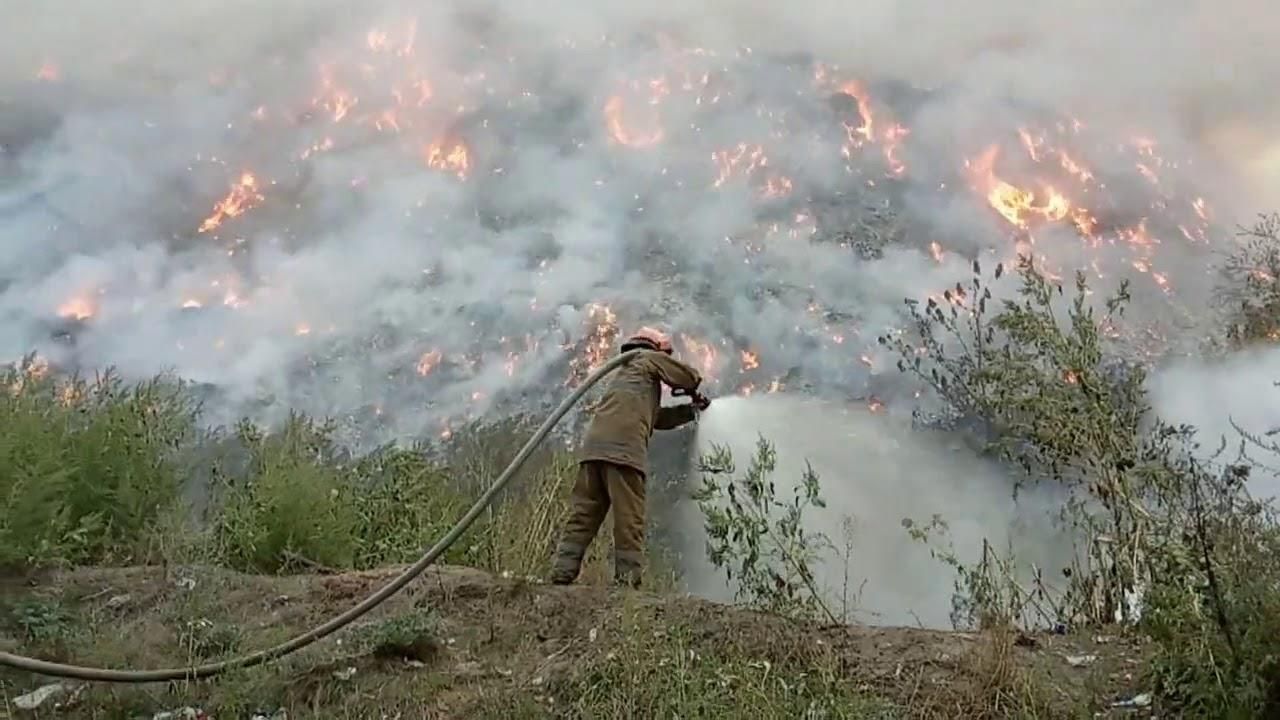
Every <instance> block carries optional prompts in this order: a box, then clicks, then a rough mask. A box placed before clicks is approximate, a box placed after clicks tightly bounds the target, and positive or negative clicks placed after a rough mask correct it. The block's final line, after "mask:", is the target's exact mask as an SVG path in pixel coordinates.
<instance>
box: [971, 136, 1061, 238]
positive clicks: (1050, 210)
mask: <svg viewBox="0 0 1280 720" xmlns="http://www.w3.org/2000/svg"><path fill="white" fill-rule="evenodd" d="M999 153H1000V148H999V146H996V145H992V146H991V147H989V148H987V150H986V151H985V152H983V153H982V155H980V156H979V157H978V159H977V160H974V161H973V162H971V163H966V164H967V165H968V166H969V170H970V173H971V174H972V175H973V178H974V181H975V182H976V183H977V184H978V186H979V191H980V192H982V193H984V194H985V195H986V197H987V202H988V203H990V205H991V207H992V208H994V209H995V210H996V212H998V213H1000V214H1001V215H1002V216H1003V217H1004V219H1005V220H1008V221H1009V223H1010V224H1011V225H1014V226H1015V227H1019V228H1023V229H1026V228H1027V227H1029V223H1030V220H1029V218H1030V217H1035V216H1038V217H1040V218H1041V219H1043V220H1048V221H1054V220H1061V219H1062V218H1064V217H1066V216H1067V214H1068V213H1069V212H1070V211H1071V202H1070V201H1068V200H1067V198H1066V197H1064V196H1063V195H1062V194H1061V193H1059V192H1058V191H1057V190H1054V189H1053V188H1052V187H1048V186H1045V188H1044V196H1045V197H1044V199H1043V200H1039V199H1038V198H1037V197H1036V194H1035V193H1034V192H1032V191H1030V190H1024V189H1022V188H1020V187H1017V186H1015V185H1012V184H1010V183H1008V182H1005V181H1004V180H1001V179H1000V178H999V177H997V176H996V174H995V162H996V157H997V156H998V155H999Z"/></svg>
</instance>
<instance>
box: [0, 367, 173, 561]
mask: <svg viewBox="0 0 1280 720" xmlns="http://www.w3.org/2000/svg"><path fill="white" fill-rule="evenodd" d="M0 389H2V390H3V391H0V428H3V432H2V433H0V565H4V566H10V567H13V566H24V565H32V564H37V565H38V564H45V563H52V562H65V563H89V562H130V561H137V560H140V559H145V558H146V556H147V554H148V550H149V547H150V542H151V540H153V539H154V538H153V530H154V527H153V526H154V524H155V522H156V519H157V518H158V517H160V516H161V515H162V514H163V513H164V512H166V511H168V510H169V509H170V508H172V507H173V505H174V504H175V503H176V502H177V499H178V493H179V489H180V478H179V474H178V470H177V467H178V466H177V464H176V463H175V457H176V455H177V454H178V453H179V452H180V451H181V450H182V449H183V447H184V445H185V444H186V443H187V442H188V441H189V440H190V439H191V438H192V437H193V434H194V431H195V428H196V425H195V422H196V408H195V406H194V405H193V403H192V402H191V400H190V398H189V396H188V395H187V394H186V392H185V390H184V388H183V386H182V385H181V384H180V383H178V382H176V381H173V380H170V379H168V378H165V377H160V378H156V379H154V380H152V381H150V382H146V383H141V384H138V385H125V384H124V383H123V382H122V381H121V380H120V379H119V378H117V377H116V376H115V375H114V374H112V373H111V372H107V373H104V374H102V375H100V376H98V377H96V378H95V379H94V380H93V381H86V380H83V379H80V378H78V377H72V378H66V379H59V378H54V377H53V376H52V375H51V374H50V373H49V372H48V369H47V366H43V365H42V364H40V363H38V362H36V361H35V360H34V359H33V358H28V359H27V360H26V361H24V362H23V363H22V364H20V365H18V366H16V367H9V368H7V369H5V370H3V371H0Z"/></svg>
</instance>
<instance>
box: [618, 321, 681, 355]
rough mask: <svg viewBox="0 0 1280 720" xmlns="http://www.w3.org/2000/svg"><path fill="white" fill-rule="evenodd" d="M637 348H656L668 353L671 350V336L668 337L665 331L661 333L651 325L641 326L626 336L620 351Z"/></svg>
mask: <svg viewBox="0 0 1280 720" xmlns="http://www.w3.org/2000/svg"><path fill="white" fill-rule="evenodd" d="M638 348H648V349H650V350H657V351H659V352H664V353H666V354H668V355H670V354H671V350H672V348H671V338H668V337H667V335H666V333H663V332H662V331H661V330H656V329H654V328H651V327H642V328H640V329H639V330H637V331H635V332H634V333H632V335H631V337H629V338H627V341H626V342H624V343H622V352H627V351H628V350H635V349H638Z"/></svg>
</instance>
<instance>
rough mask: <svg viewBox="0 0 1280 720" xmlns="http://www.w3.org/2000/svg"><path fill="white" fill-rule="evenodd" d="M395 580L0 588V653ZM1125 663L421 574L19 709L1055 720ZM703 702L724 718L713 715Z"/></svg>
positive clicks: (218, 575)
mask: <svg viewBox="0 0 1280 720" xmlns="http://www.w3.org/2000/svg"><path fill="white" fill-rule="evenodd" d="M397 570H398V568H386V569H382V570H377V571H370V572H356V573H342V574H331V575H304V576H289V577H264V576H252V575H243V574H238V573H233V572H229V571H225V570H219V569H214V568H172V567H171V568H154V567H147V568H123V569H82V570H74V571H64V572H56V573H52V574H48V575H44V576H41V577H38V578H25V579H21V580H19V579H12V578H11V579H9V580H7V581H5V582H4V584H3V585H2V586H0V595H2V596H3V597H2V599H3V601H4V604H5V608H7V610H6V622H5V625H4V633H3V635H2V636H0V646H3V647H4V648H6V649H16V650H17V651H19V652H24V653H28V654H33V655H39V656H42V657H46V658H51V659H62V660H68V659H70V660H73V661H75V662H79V663H84V664H99V665H108V666H114V667H156V666H160V665H174V664H178V665H181V664H184V663H191V662H199V661H204V660H208V659H214V658H219V657H226V656H229V655H233V654H238V653H241V652H244V651H248V650H252V649H255V648H259V647H263V646H266V645H268V644H272V643H275V642H278V641H279V640H281V639H283V638H284V637H286V636H288V635H291V634H294V633H296V632H298V631H300V630H302V629H304V628H306V627H307V626H310V625H312V624H315V623H317V622H319V621H322V620H323V619H325V618H327V617H329V616H331V615H333V614H335V613H337V612H340V611H341V610H343V609H345V608H347V607H349V606H350V605H352V604H353V603H355V602H358V601H359V600H360V599H361V598H363V597H364V596H365V595H367V594H369V593H371V592H373V591H374V590H375V589H376V588H377V587H378V586H380V585H382V584H383V583H385V582H387V581H388V580H390V579H391V577H392V576H393V575H394V574H395V573H396V572H397ZM1141 654H1142V653H1141V648H1139V647H1136V646H1134V645H1132V644H1130V643H1129V642H1127V641H1124V640H1121V639H1119V638H1105V637H1089V638H1081V637H1073V636H1055V635H1045V636H1036V637H1028V636H1020V635H1012V634H1003V633H974V634H970V633H958V632H937V631H928V630H919V629H911V628H870V627H844V626H839V627H830V626H820V625H816V624H809V623H797V622H793V621H788V620H784V619H780V618H775V617H770V616H765V615H761V614H758V613H754V612H750V611H746V610H742V609H737V608H732V607H728V606H724V605H719V604H715V603H710V602H707V601H703V600H699V599H695V598H685V597H661V596H656V595H652V594H648V593H644V592H635V591H623V590H615V589H612V588H607V587H602V586H591V585H578V586H571V587H555V586H548V585H544V584H541V583H539V582H537V581H530V580H526V579H521V578H513V577H495V576H493V575H490V574H488V573H485V572H482V571H478V570H473V569H469V568H457V567H439V568H433V569H431V570H428V571H427V572H426V573H425V574H424V576H423V577H422V578H420V579H419V580H418V581H417V582H415V583H413V584H412V585H411V586H410V587H409V588H407V589H406V590H405V591H404V592H402V593H401V594H400V595H398V596H396V597H394V598H392V599H391V600H390V601H388V602H387V603H385V604H384V605H383V606H382V607H380V608H378V609H376V610H375V611H374V612H373V613H371V614H370V615H369V616H366V617H365V618H363V619H361V620H360V621H359V622H358V623H357V624H356V625H354V626H352V627H350V628H348V629H346V630H344V631H342V632H340V633H338V634H337V635H335V636H332V637H330V638H327V639H325V640H324V641H321V642H320V643H317V644H316V645H313V646H311V647H309V648H307V649H306V650H304V651H301V652H299V653H297V654H295V655H293V656H290V657H289V658H287V659H286V660H285V661H283V662H281V663H278V664H276V665H273V666H271V667H268V668H258V669H254V670H247V671H240V672H236V673H233V674H232V675H230V676H226V677H223V678H219V679H217V680H215V681H210V682H201V683H175V684H172V685H169V686H167V687H161V686H148V687H143V688H122V687H107V686H92V687H84V686H74V685H68V686H65V687H63V688H60V689H58V691H56V692H53V693H51V694H50V698H49V699H48V700H46V701H45V702H43V703H42V704H41V706H40V708H38V709H37V711H36V712H38V713H47V712H48V711H50V710H51V709H52V710H56V712H57V713H58V714H59V715H60V716H65V717H100V716H103V715H104V714H108V713H112V716H121V717H154V716H155V715H156V713H161V712H164V711H171V710H173V709H174V708H185V707H191V708H196V707H199V708H202V711H203V712H206V713H208V715H209V716H217V717H250V716H253V715H255V714H259V715H263V716H265V717H272V716H273V715H274V716H277V717H278V716H280V713H281V711H284V712H285V713H287V715H288V716H289V717H292V718H296V717H312V716H317V717H320V716H322V717H388V718H389V717H398V716H404V717H486V716H492V717H546V716H570V717H580V716H592V717H601V716H604V717H628V716H632V715H637V716H644V715H646V714H648V713H654V712H656V713H659V714H661V713H667V714H670V713H671V712H673V711H680V712H690V710H689V706H687V705H679V706H677V705H673V704H672V703H680V702H687V701H688V700H687V698H683V697H676V696H675V695H678V694H681V693H685V692H687V691H689V690H690V689H691V688H692V689H693V690H696V691H697V692H696V693H695V695H696V699H697V702H698V703H699V704H698V707H699V708H702V711H704V712H709V711H711V710H713V709H715V708H718V707H724V708H732V707H734V705H733V703H741V702H746V700H745V699H734V698H739V697H741V698H746V697H747V695H744V694H743V693H744V688H745V689H755V690H760V691H761V693H762V694H759V695H756V696H753V697H754V698H756V699H753V700H751V701H750V702H751V703H752V707H753V711H754V712H753V714H758V715H759V716H774V715H773V710H777V711H778V714H777V715H776V716H778V717H783V716H786V714H785V712H784V710H785V709H786V708H792V709H795V708H797V707H800V708H801V709H803V707H801V706H802V705H803V704H804V703H808V704H809V705H808V706H813V703H815V702H818V701H819V700H821V701H822V702H829V703H831V706H832V707H837V708H843V709H844V710H847V711H849V712H838V713H837V716H849V717H869V716H873V715H874V716H880V715H878V714H876V713H880V712H881V711H883V712H884V713H885V716H894V717H896V716H908V717H916V716H939V717H947V716H955V715H954V713H955V712H964V713H967V714H968V715H969V716H972V715H973V714H974V713H985V714H990V715H993V716H1001V711H1000V703H1001V702H1004V703H1006V706H1007V707H1012V706H1013V704H1014V703H1015V702H1022V701H1024V700H1026V698H1023V699H1021V700H1020V699H1019V698H1017V697H1015V696H1016V695H1018V694H1027V695H1028V697H1030V695H1031V694H1033V693H1034V694H1036V695H1037V701H1038V702H1040V701H1042V702H1043V703H1044V704H1045V706H1047V707H1058V708H1061V709H1062V710H1063V712H1064V713H1067V712H1071V711H1078V710H1080V709H1083V708H1085V707H1090V708H1108V707H1109V706H1110V705H1111V703H1112V702H1113V701H1115V700H1116V699H1119V698H1128V697H1131V696H1133V695H1134V694H1135V693H1136V692H1137V690H1138V689H1137V688H1136V687H1134V684H1135V682H1136V678H1134V677H1133V672H1134V671H1135V670H1136V667H1137V664H1138V662H1139V661H1140V659H1141ZM673 673H674V675H673ZM796 678H799V680H796ZM815 678H818V680H815ZM0 682H3V683H4V691H5V694H6V696H7V697H8V698H14V697H17V696H19V695H21V694H23V693H28V692H30V691H32V690H34V689H36V688H37V687H40V686H42V685H48V684H50V683H51V682H52V681H50V680H48V679H42V678H35V677H31V676H29V675H24V674H19V673H14V672H8V671H6V672H4V673H3V674H0ZM774 683H780V684H779V685H776V686H775V685H774ZM797 683H800V685H797ZM801 685H802V686H803V687H801V688H800V689H799V690H797V688H798V687H800V686H801ZM671 688H684V689H685V690H682V691H680V693H676V694H673V693H672V692H671ZM769 688H776V693H775V695H776V694H777V693H781V692H782V689H781V688H786V692H787V693H789V694H787V695H786V696H785V697H783V696H777V697H775V695H769V694H768V693H765V692H764V691H765V690H768V689H769ZM730 691H731V692H730ZM770 692H773V691H770ZM726 693H727V694H726ZM797 693H799V694H797ZM815 693H816V695H815ZM722 696H723V697H722ZM815 698H817V700H815ZM1002 698H1003V700H1002ZM722 700H723V702H724V703H731V704H729V705H723V706H721V705H714V703H716V702H721V701H722ZM708 703H711V704H708ZM775 703H776V704H775ZM863 703H866V704H865V705H864V704H863ZM854 705H856V706H857V708H858V709H857V711H856V712H854V711H853V710H851V708H853V707H854ZM737 706H738V707H742V706H741V705H737ZM873 707H874V708H878V709H877V710H875V712H874V713H873V712H872V709H873ZM513 708H518V709H519V710H518V712H517V711H516V710H513ZM850 713H852V714H850Z"/></svg>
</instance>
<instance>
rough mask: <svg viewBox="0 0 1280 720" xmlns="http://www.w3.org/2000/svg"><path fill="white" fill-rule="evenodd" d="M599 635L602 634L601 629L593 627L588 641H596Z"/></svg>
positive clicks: (588, 634)
mask: <svg viewBox="0 0 1280 720" xmlns="http://www.w3.org/2000/svg"><path fill="white" fill-rule="evenodd" d="M599 635H600V631H599V630H597V629H596V628H591V632H589V633H587V641H588V642H595V641H596V638H597V637H598V636H599Z"/></svg>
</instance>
